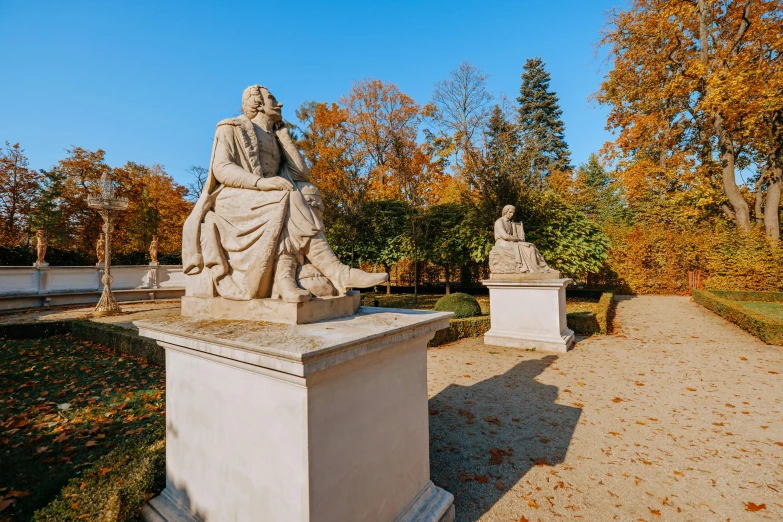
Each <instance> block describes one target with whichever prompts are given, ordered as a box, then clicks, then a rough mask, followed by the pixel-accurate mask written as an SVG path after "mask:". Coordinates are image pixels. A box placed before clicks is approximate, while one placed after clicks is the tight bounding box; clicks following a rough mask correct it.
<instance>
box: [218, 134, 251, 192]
mask: <svg viewBox="0 0 783 522" xmlns="http://www.w3.org/2000/svg"><path fill="white" fill-rule="evenodd" d="M236 154H237V151H236V146H235V144H234V127H233V126H231V125H221V126H220V127H218V129H217V146H216V147H215V158H214V159H213V160H212V173H213V174H214V175H215V179H217V180H218V181H219V182H220V183H222V184H223V185H226V186H227V187H234V188H247V189H253V188H256V182H257V181H258V180H259V179H260V178H259V177H258V176H256V175H255V174H253V173H252V172H248V171H246V170H245V169H243V168H242V167H240V166H239V164H238V163H239V162H238V161H237V160H235V158H236Z"/></svg>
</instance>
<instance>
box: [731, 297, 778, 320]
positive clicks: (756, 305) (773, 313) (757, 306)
mask: <svg viewBox="0 0 783 522" xmlns="http://www.w3.org/2000/svg"><path fill="white" fill-rule="evenodd" d="M737 304H740V305H742V306H744V307H745V308H747V309H748V310H751V311H753V312H756V313H757V314H762V315H765V316H767V317H769V318H770V319H774V320H775V321H783V303H775V302H772V303H768V302H763V301H737Z"/></svg>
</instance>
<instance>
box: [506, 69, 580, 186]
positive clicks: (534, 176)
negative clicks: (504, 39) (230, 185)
mask: <svg viewBox="0 0 783 522" xmlns="http://www.w3.org/2000/svg"><path fill="white" fill-rule="evenodd" d="M544 67H545V64H544V62H543V61H541V58H532V59H529V60H527V62H526V63H525V65H524V72H523V73H522V86H521V87H520V89H519V97H518V98H517V102H519V122H518V123H519V125H518V126H519V136H520V141H521V146H522V151H521V159H522V164H523V165H524V166H525V168H526V170H528V176H529V181H530V182H531V183H533V184H534V185H542V184H543V183H544V181H545V180H546V177H547V176H548V175H549V174H550V173H551V172H553V171H556V170H559V171H570V170H571V158H570V156H571V153H570V151H569V150H568V145H567V144H566V142H565V136H564V133H565V126H564V125H563V120H562V119H561V116H562V114H563V111H562V110H560V104H559V100H558V98H557V95H556V94H555V93H554V92H552V91H550V90H549V79H550V78H549V73H548V72H547V71H546V69H545V68H544Z"/></svg>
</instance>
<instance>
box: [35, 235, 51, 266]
mask: <svg viewBox="0 0 783 522" xmlns="http://www.w3.org/2000/svg"><path fill="white" fill-rule="evenodd" d="M35 239H36V245H35V249H36V254H37V256H38V258H37V260H36V261H35V266H46V265H48V264H49V263H47V262H46V261H45V260H44V258H45V257H46V245H47V244H48V243H49V240H48V239H47V237H46V232H44V231H43V230H39V231H38V232H36V233H35Z"/></svg>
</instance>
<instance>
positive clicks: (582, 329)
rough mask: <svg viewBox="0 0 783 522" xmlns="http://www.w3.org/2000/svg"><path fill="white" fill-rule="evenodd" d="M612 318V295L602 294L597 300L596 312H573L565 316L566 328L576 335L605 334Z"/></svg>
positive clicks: (609, 327)
mask: <svg viewBox="0 0 783 522" xmlns="http://www.w3.org/2000/svg"><path fill="white" fill-rule="evenodd" d="M613 316H614V294H612V293H611V292H604V293H602V294H601V298H600V299H599V300H598V310H597V311H596V312H595V313H593V312H573V313H570V314H567V315H566V322H567V324H568V327H569V328H570V329H571V330H573V331H574V333H575V334H577V335H591V334H607V333H609V332H610V329H611V326H612V318H613Z"/></svg>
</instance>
